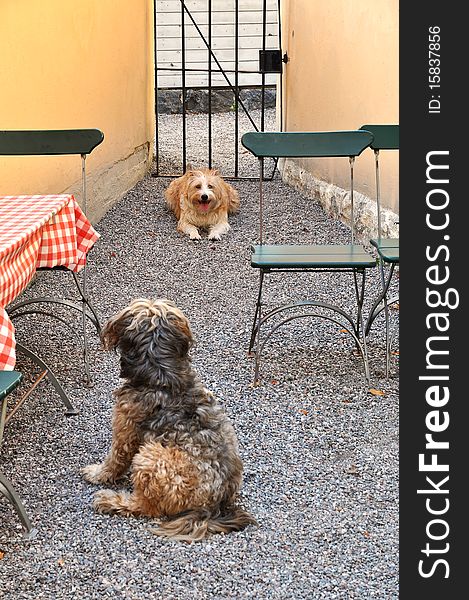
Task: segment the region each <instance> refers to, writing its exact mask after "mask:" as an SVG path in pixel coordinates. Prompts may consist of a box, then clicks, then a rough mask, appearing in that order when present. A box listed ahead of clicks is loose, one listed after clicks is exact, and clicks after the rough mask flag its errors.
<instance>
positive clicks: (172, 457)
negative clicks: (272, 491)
mask: <svg viewBox="0 0 469 600" xmlns="http://www.w3.org/2000/svg"><path fill="white" fill-rule="evenodd" d="M102 339H103V343H104V347H105V348H106V349H118V350H119V351H120V366H121V371H120V376H121V377H122V378H123V379H125V382H124V383H123V385H122V387H120V388H118V389H117V390H116V391H115V392H114V396H115V399H116V403H115V407H114V416H113V425H112V444H111V449H110V451H109V453H108V455H107V457H106V458H105V460H104V462H102V463H101V464H96V465H89V466H87V467H85V468H84V469H83V471H82V472H83V474H84V477H85V479H87V480H88V481H90V482H91V483H113V482H114V481H115V480H116V479H118V478H119V477H122V476H123V475H124V474H125V473H126V471H127V470H128V468H129V467H131V480H132V484H133V491H132V493H129V492H125V491H121V492H116V491H113V490H109V489H107V490H101V491H98V492H97V493H96V494H95V498H94V507H95V508H96V509H97V510H98V511H100V512H104V513H117V514H120V515H124V516H130V515H135V516H140V515H145V516H148V517H159V518H162V521H161V522H160V523H159V526H158V527H157V528H156V529H155V530H153V531H154V532H155V533H157V534H158V535H161V536H165V537H171V538H175V539H181V540H187V541H192V540H200V539H203V538H204V537H206V536H207V535H209V534H211V533H227V532H230V531H238V530H241V529H244V528H245V527H246V526H247V525H249V524H255V520H254V518H253V517H252V516H251V515H249V514H248V513H247V512H245V511H244V510H242V509H240V508H238V507H237V506H236V497H237V493H238V490H239V488H240V485H241V479H242V470H243V466H242V462H241V459H240V457H239V454H238V442H237V438H236V434H235V431H234V429H233V426H232V424H231V422H230V420H229V419H228V417H227V416H226V414H225V413H224V411H223V409H222V408H221V406H220V405H219V404H218V403H217V401H216V400H215V398H214V397H213V395H212V394H211V393H210V392H209V391H208V390H206V389H205V388H204V386H203V385H202V383H201V381H200V380H199V378H198V376H197V374H196V373H195V371H194V370H193V368H192V366H191V359H190V357H189V350H190V348H191V346H192V344H193V341H194V340H193V337H192V333H191V329H190V326H189V322H188V320H187V319H186V317H185V316H184V314H183V313H182V312H181V311H180V310H179V309H178V308H177V307H176V305H175V304H173V303H172V302H170V301H168V300H146V299H137V300H134V301H133V302H132V303H131V304H130V305H129V306H128V307H127V308H125V309H124V310H122V311H121V312H119V313H118V314H117V315H115V316H114V317H112V318H111V319H110V320H109V321H108V322H107V323H106V325H105V327H104V329H103V332H102Z"/></svg>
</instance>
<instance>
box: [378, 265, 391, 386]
mask: <svg viewBox="0 0 469 600" xmlns="http://www.w3.org/2000/svg"><path fill="white" fill-rule="evenodd" d="M379 270H380V275H381V286H382V289H383V302H384V318H385V343H386V371H385V374H386V379H387V378H388V377H389V373H390V370H391V338H390V335H389V328H390V324H389V305H388V298H387V291H388V288H389V284H390V283H391V278H392V275H393V273H394V263H393V264H391V267H390V270H389V274H388V277H387V279H386V275H385V272H384V264H383V261H382V260H381V261H380V263H379Z"/></svg>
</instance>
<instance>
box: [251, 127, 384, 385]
mask: <svg viewBox="0 0 469 600" xmlns="http://www.w3.org/2000/svg"><path fill="white" fill-rule="evenodd" d="M372 140H373V135H372V134H371V133H369V132H367V131H329V132H278V133H277V132H249V133H246V134H244V135H243V137H242V140H241V141H242V144H243V146H244V147H245V148H247V149H248V150H249V151H250V152H251V153H252V154H253V155H254V156H256V157H257V158H258V159H259V228H260V230H259V243H258V244H256V245H255V246H253V249H252V251H253V252H252V258H251V266H252V267H253V268H255V269H259V273H260V279H259V292H258V297H257V303H256V310H255V314H254V321H253V326H252V331H251V339H250V343H249V353H250V354H251V355H252V354H253V349H254V345H256V350H255V372H254V383H255V384H257V383H259V366H260V359H261V355H262V351H263V349H264V347H265V344H266V342H267V341H268V339H269V338H270V336H271V335H272V334H273V333H275V332H276V331H277V330H278V329H279V327H281V326H282V325H284V324H286V323H288V322H290V321H291V320H293V319H296V318H302V317H319V318H323V319H327V320H329V321H331V322H334V323H337V324H339V325H340V326H341V327H342V328H343V329H344V330H345V331H346V332H347V333H349V334H350V335H351V336H352V338H353V339H354V341H355V344H356V346H357V348H358V349H359V351H360V353H361V356H362V358H363V364H364V371H365V377H366V380H367V382H368V383H369V379H370V376H369V367H368V355H367V347H366V338H365V336H364V322H363V300H364V292H365V274H366V271H367V269H370V268H373V267H375V266H376V260H375V259H374V257H373V256H371V254H369V253H368V252H367V251H366V250H365V248H364V247H363V246H361V245H359V244H356V243H355V231H354V229H355V227H354V225H355V223H354V220H355V219H354V211H353V193H354V190H353V170H354V162H355V158H356V157H357V156H359V155H360V154H361V152H362V151H363V150H364V149H365V148H367V147H368V146H369V145H370V144H371V142H372ZM267 157H271V158H281V157H282V158H321V157H348V159H349V164H350V197H351V209H352V212H351V225H352V227H351V243H350V244H316V245H312V244H307V245H301V244H287V245H283V244H281V245H278V244H275V245H268V244H265V242H264V239H263V218H264V217H263V186H262V180H263V177H262V173H263V168H264V165H263V161H264V158H267ZM306 271H307V272H314V273H323V272H326V273H331V272H340V273H344V274H345V273H352V274H353V281H354V290H355V299H356V307H357V311H356V314H350V313H348V312H346V311H345V310H344V309H343V308H342V307H340V306H337V305H333V304H328V303H325V302H322V301H319V300H314V299H306V300H300V301H295V302H292V303H288V304H284V305H281V306H278V307H276V308H274V309H273V310H271V311H270V312H268V313H267V314H266V315H263V314H262V307H263V299H262V293H263V285H264V277H265V275H266V274H269V273H270V274H271V273H283V272H284V273H292V272H306ZM315 308H320V309H321V312H318V311H315V310H314V309H315ZM311 309H313V311H311ZM292 311H293V313H294V314H293V315H292ZM324 312H325V313H326V314H323V313H324ZM287 313H288V315H289V316H285V314H287ZM331 315H332V316H331ZM273 317H276V318H277V319H278V318H282V317H285V318H282V320H280V322H278V323H276V324H274V325H273V326H272V327H271V328H270V331H269V332H268V334H266V335H265V336H264V338H263V339H261V333H262V331H264V325H265V324H266V322H267V321H269V319H271V318H273ZM339 318H340V319H342V320H341V321H339V320H338V319H339ZM261 330H262V331H261Z"/></svg>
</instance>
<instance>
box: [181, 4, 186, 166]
mask: <svg viewBox="0 0 469 600" xmlns="http://www.w3.org/2000/svg"><path fill="white" fill-rule="evenodd" d="M184 9H185V6H184V2H182V3H181V53H182V56H181V67H182V72H181V83H182V172H183V173H185V172H186V162H187V161H186V159H187V156H186V153H187V147H186V35H185V23H184V15H185V11H184Z"/></svg>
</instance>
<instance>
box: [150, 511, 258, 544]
mask: <svg viewBox="0 0 469 600" xmlns="http://www.w3.org/2000/svg"><path fill="white" fill-rule="evenodd" d="M248 525H257V522H256V520H255V519H254V517H253V516H251V515H250V514H249V513H248V512H246V511H245V510H243V509H241V508H237V507H233V508H231V509H228V510H227V511H226V512H225V513H223V514H221V512H220V511H217V512H215V513H214V512H212V511H210V510H207V509H205V508H198V509H195V510H187V511H184V512H182V513H179V514H178V515H175V516H174V517H168V519H167V520H165V521H162V522H161V523H160V524H159V525H158V526H157V527H156V528H154V529H151V532H152V533H155V534H156V535H159V536H161V537H166V538H171V539H173V540H181V541H185V542H198V541H200V540H203V539H204V538H206V537H208V536H209V535H212V534H214V533H230V531H241V530H242V529H244V528H245V527H247V526H248Z"/></svg>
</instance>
